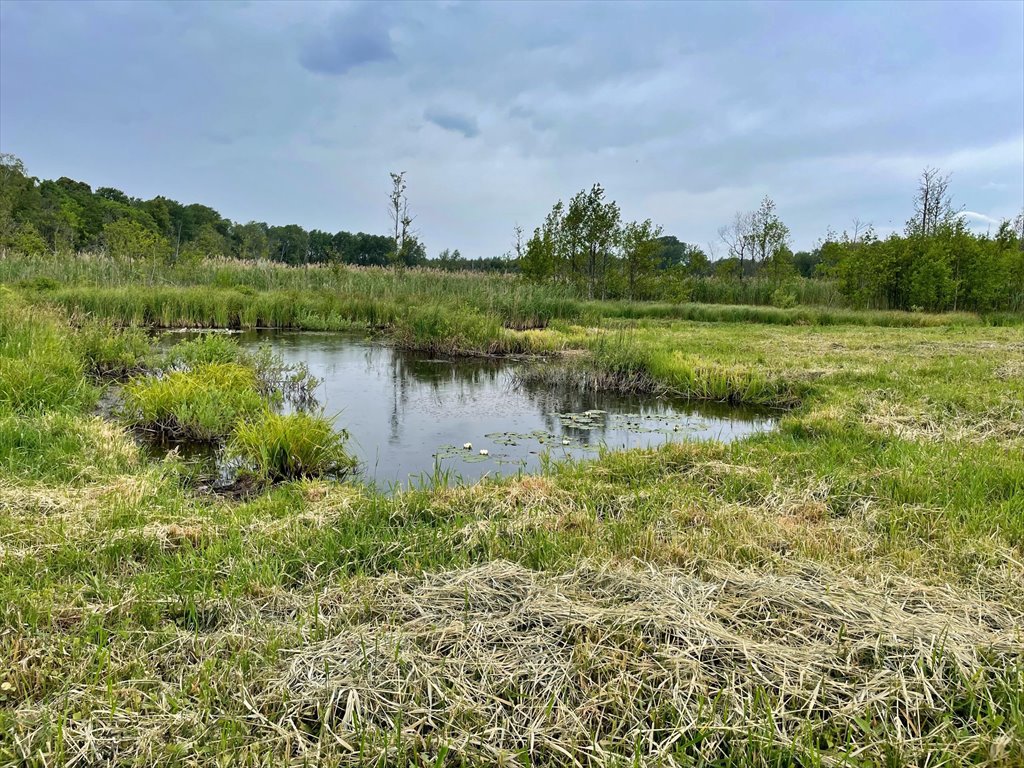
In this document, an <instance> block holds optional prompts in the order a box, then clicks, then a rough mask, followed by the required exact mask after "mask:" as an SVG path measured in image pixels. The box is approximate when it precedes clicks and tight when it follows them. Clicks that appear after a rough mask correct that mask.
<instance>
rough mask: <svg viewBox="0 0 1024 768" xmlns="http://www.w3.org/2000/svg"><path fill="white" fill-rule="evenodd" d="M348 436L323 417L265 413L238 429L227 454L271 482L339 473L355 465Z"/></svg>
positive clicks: (344, 472)
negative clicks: (347, 446) (348, 448)
mask: <svg viewBox="0 0 1024 768" xmlns="http://www.w3.org/2000/svg"><path fill="white" fill-rule="evenodd" d="M347 439H348V433H346V432H344V431H343V430H342V431H336V430H335V429H334V425H333V424H332V423H331V421H330V420H329V419H326V418H324V417H323V416H315V415H311V414H308V413H291V414H278V413H270V412H263V413H261V414H259V415H257V416H256V417H254V418H250V419H247V420H245V421H243V422H242V423H240V424H239V425H238V426H237V427H236V428H235V430H234V432H233V433H232V435H231V439H230V441H229V442H228V446H227V455H228V457H229V458H230V459H231V460H233V461H235V462H238V463H239V464H240V465H241V466H242V467H244V468H245V469H246V470H248V471H249V472H251V473H253V474H254V475H255V476H257V477H259V478H262V479H265V480H269V481H271V482H279V481H282V480H296V479H300V478H314V477H323V476H328V475H330V476H339V475H344V474H347V473H349V472H351V471H352V470H353V469H355V465H356V462H355V460H354V459H353V458H352V457H351V456H349V455H348V453H347V452H346V451H345V441H346V440H347Z"/></svg>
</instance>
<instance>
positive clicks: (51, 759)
mask: <svg viewBox="0 0 1024 768" xmlns="http://www.w3.org/2000/svg"><path fill="white" fill-rule="evenodd" d="M289 279H291V278H289ZM296 279H297V278H296ZM360 279H362V278H360ZM374 279H377V278H376V277H374ZM381 279H383V278H381ZM388 279H391V278H388ZM394 279H395V280H396V281H397V280H410V281H414V280H418V279H419V277H418V276H415V275H414V276H410V275H408V274H407V275H405V276H404V277H402V278H394ZM453 279H456V278H453ZM458 279H461V278H458ZM251 280H252V281H254V282H255V281H256V280H257V276H256V275H253V276H251ZM0 290H2V289H0ZM288 290H289V289H282V288H280V287H278V288H273V289H268V290H264V289H262V288H256V287H253V289H252V291H251V292H248V291H242V290H236V289H234V288H229V287H224V288H221V289H216V290H214V289H211V288H199V287H196V286H185V285H174V286H166V287H164V288H160V289H159V290H157V289H156V288H155V287H154V286H150V287H147V288H145V289H143V288H141V287H131V286H122V287H116V286H115V287H103V286H86V285H79V286H77V287H76V286H71V287H69V286H67V285H65V286H63V287H60V286H58V287H54V286H47V285H38V286H34V287H33V286H22V287H20V288H18V289H17V290H16V291H11V290H8V291H6V292H3V293H0V617H2V618H0V620H2V629H0V658H3V659H4V660H5V661H4V666H3V667H2V668H0V764H12V765H14V764H18V765H37V766H43V765H73V766H93V765H143V764H145V765H150V766H177V765H199V766H207V765H209V766H214V765H223V764H232V765H234V764H240V765H257V766H271V765H273V766H278V765H294V766H301V765H317V764H332V765H333V764H338V765H366V764H371V765H399V766H403V765H408V766H462V765H470V766H491V765H502V764H503V765H510V766H528V765H532V766H565V765H582V766H633V765H645V766H646V765H663V766H687V765H714V766H782V765H787V766H788V765H799V766H825V765H850V766H868V765H871V766H874V765H891V766H903V765H922V766H923V765H929V766H931V765H936V766H937V765H944V766H967V765H989V766H1005V767H1006V768H1009V767H1010V766H1016V765H1020V764H1021V762H1022V761H1024V609H1022V606H1024V586H1022V585H1024V426H1022V424H1024V336H1022V333H1021V329H1020V327H1019V326H1012V325H1011V326H1007V327H991V326H986V325H984V324H983V323H982V321H981V320H980V319H978V318H975V317H973V316H965V317H961V318H955V319H953V320H951V319H950V318H945V317H943V318H938V319H935V321H934V322H935V324H934V325H931V326H930V327H901V328H894V327H890V325H889V324H882V323H878V322H871V321H869V320H868V319H867V318H876V319H877V316H875V315H865V316H864V318H866V319H864V321H863V322H854V321H850V322H843V323H838V324H826V323H808V324H795V323H772V322H754V321H751V320H750V319H749V318H747V319H746V321H744V319H743V318H742V317H732V319H728V320H727V319H725V318H726V317H727V316H726V315H723V317H721V318H719V319H718V320H709V319H708V318H706V317H705V318H692V319H688V320H684V319H678V318H675V317H672V316H663V315H659V314H658V313H659V312H660V311H661V310H660V309H659V308H658V307H653V306H652V307H646V308H639V309H638V308H635V307H630V306H629V305H623V306H622V307H618V306H617V305H588V307H587V308H586V312H591V313H593V316H592V317H589V318H588V316H586V315H585V314H583V315H580V316H572V317H571V316H569V315H565V316H564V317H557V318H555V319H554V320H553V321H552V322H551V323H549V326H548V327H547V328H544V329H535V330H531V331H515V330H511V329H509V328H506V327H505V322H503V318H504V319H507V318H505V316H503V315H501V314H500V312H501V310H499V309H497V308H495V307H490V308H489V307H487V306H484V305H482V304H480V305H478V304H475V303H474V301H475V300H470V298H467V299H466V301H465V302H464V304H462V305H459V304H457V303H456V302H455V300H454V298H453V297H449V296H447V295H439V297H438V300H437V301H436V302H435V304H436V305H440V306H443V307H450V306H461V307H463V308H465V307H471V308H472V310H473V311H472V312H466V316H468V317H469V318H471V319H470V320H464V319H463V315H459V316H458V318H459V319H456V320H452V319H451V317H449V315H447V314H446V313H444V312H440V311H439V310H437V308H436V307H434V311H433V312H431V309H430V305H429V304H427V305H423V306H426V307H427V309H419V310H418V311H419V312H420V313H421V314H416V313H415V312H413V311H411V310H408V309H407V308H406V307H405V306H404V305H403V302H404V301H405V300H404V299H402V300H399V299H396V300H395V303H394V305H393V306H392V309H393V310H394V312H395V314H394V315H393V316H392V317H391V319H390V320H389V321H388V323H389V325H388V329H387V332H388V333H391V334H399V333H401V332H402V330H401V329H402V328H403V326H402V322H406V323H408V324H409V325H408V326H407V327H408V328H410V329H412V330H410V331H407V332H408V333H410V334H411V335H412V342H415V341H416V340H417V339H418V340H422V339H430V338H433V339H437V340H439V342H440V340H444V339H449V338H451V337H452V336H453V335H458V334H464V339H465V341H464V342H460V344H462V345H463V346H466V347H473V348H477V349H483V348H485V347H488V345H492V344H494V343H495V342H497V341H501V340H502V339H525V340H527V341H525V342H523V344H522V346H521V347H520V348H522V349H527V348H529V349H550V350H555V349H566V350H579V351H581V352H582V354H581V353H580V352H577V353H575V354H573V355H570V358H571V359H579V360H581V361H583V360H585V361H586V364H587V365H588V366H590V368H589V370H591V371H599V372H602V373H603V374H604V375H606V376H609V377H612V378H614V379H616V380H620V381H624V380H630V379H631V378H632V380H635V381H637V382H639V383H640V384H642V385H643V386H658V387H664V388H669V389H672V390H674V391H679V392H682V393H685V394H690V395H691V396H695V397H711V398H714V399H726V400H729V399H739V400H742V401H752V402H762V403H766V404H771V405H787V406H790V407H791V410H789V411H787V412H786V413H785V414H784V415H783V416H782V417H781V419H780V427H779V429H778V430H777V431H775V432H773V433H769V434H763V435H759V436H756V437H753V438H750V439H747V440H744V441H742V442H738V443H733V444H729V445H722V444H717V443H704V444H680V445H673V446H669V447H666V448H664V449H661V450H642V451H630V452H624V453H615V454H608V455H605V456H603V457H602V458H600V459H599V460H597V461H595V462H592V463H583V464H578V465H571V466H570V465H567V466H556V467H554V468H552V469H551V471H550V472H548V473H546V474H544V475H541V476H536V477H524V478H519V479H509V480H505V481H501V482H489V483H484V484H480V485H475V486H472V487H458V488H436V489H427V490H419V491H410V492H405V493H401V494H397V495H395V496H390V497H388V496H382V495H377V494H375V493H373V492H371V491H369V490H367V489H366V488H363V487H361V486H359V485H358V484H354V483H351V482H348V483H344V482H338V481H325V480H308V479H306V480H299V481H294V482H286V483H281V484H278V485H275V486H268V488H267V490H266V491H265V492H263V493H261V494H259V495H256V496H254V497H252V498H248V499H246V500H244V501H239V500H232V499H228V498H217V497H212V496H210V495H204V494H199V493H195V492H193V491H192V490H190V489H189V487H188V485H187V484H186V483H183V482H182V473H181V469H180V467H179V466H178V464H177V463H176V462H175V460H174V459H171V460H165V461H156V460H153V459H151V458H148V457H147V456H146V455H145V454H144V453H143V452H142V451H140V449H139V448H138V446H137V445H136V444H135V442H134V441H133V440H132V439H131V437H130V435H129V434H128V433H127V432H126V431H125V430H124V429H123V428H121V427H119V426H117V425H115V424H112V423H111V422H108V421H105V420H103V419H100V418H98V417H97V416H95V415H94V406H95V403H96V402H97V401H98V399H99V398H100V395H101V394H102V390H103V389H104V387H105V386H107V385H106V384H105V381H106V379H104V378H102V373H103V371H104V366H105V365H107V361H108V358H109V359H111V360H119V361H121V363H120V364H121V365H122V367H124V368H126V369H131V368H132V367H133V366H134V365H136V364H138V363H137V360H140V359H144V358H145V355H146V352H145V351H144V350H140V349H138V348H137V345H138V344H139V337H138V335H137V334H136V333H134V332H133V331H131V330H130V329H129V330H127V331H125V332H123V333H122V332H118V331H116V330H114V329H112V328H111V329H108V331H107V332H106V334H105V335H104V338H105V342H104V344H102V345H101V344H99V343H98V342H97V340H96V331H95V328H96V327H97V326H95V325H91V324H93V323H97V322H99V321H98V320H97V319H96V316H100V317H102V318H106V319H108V320H110V321H111V322H114V323H115V324H117V325H120V324H122V323H140V324H146V325H151V324H164V323H163V318H166V319H167V322H166V324H167V325H179V324H185V325H189V324H192V325H204V324H216V325H230V324H231V323H230V322H224V323H221V322H218V321H219V320H221V319H224V318H225V317H227V318H228V319H230V317H231V315H230V312H233V311H237V312H244V311H246V308H247V307H256V306H260V307H264V308H265V310H260V311H267V312H270V311H271V309H273V311H275V312H281V313H286V312H294V313H296V314H293V315H287V317H291V318H299V320H298V321H297V322H296V324H297V325H298V327H317V326H315V325H314V324H312V321H309V319H308V318H309V317H312V316H313V315H312V314H310V313H308V312H307V313H306V314H302V313H300V312H299V309H301V308H303V307H305V308H306V309H309V308H317V307H319V309H317V312H320V313H322V314H317V315H316V317H320V318H321V319H323V318H332V317H333V318H336V320H331V322H330V323H324V324H323V325H322V326H320V327H349V326H347V324H350V323H356V324H357V325H359V326H361V327H366V326H367V325H369V324H371V323H370V321H369V320H368V319H367V317H366V316H358V315H357V314H356V312H355V310H348V309H346V310H342V309H338V307H342V306H347V305H343V304H342V303H341V302H345V301H350V299H348V298H345V297H343V296H341V295H340V294H339V295H333V294H332V293H331V292H329V291H323V292H322V293H316V292H315V290H313V289H311V291H310V292H309V295H305V294H301V293H300V294H295V302H294V303H289V301H288V300H287V299H286V297H288V296H291V295H292V294H290V293H289V292H288ZM422 290H423V291H428V290H429V287H428V286H423V287H422ZM439 290H440V289H439ZM453 290H454V289H453ZM481 290H483V289H481ZM186 295H187V296H189V297H190V298H189V301H188V302H184V301H183V300H182V301H181V303H174V302H176V301H178V299H175V298H173V297H182V296H186ZM354 295H355V293H354V292H353V298H351V301H352V302H354V301H355V298H354ZM149 296H158V297H160V298H158V299H153V298H149ZM232 296H237V297H239V298H238V299H237V302H238V303H237V306H236V307H235V309H231V307H233V306H235V305H232V304H230V302H228V299H229V298H230V297H232ZM467 296H469V294H467ZM566 301H568V299H566ZM302 302H308V303H306V304H304V303H302ZM317 302H325V303H324V304H317ZM326 302H339V303H338V304H328V303H326ZM376 303H377V304H378V305H379V307H385V308H386V307H387V306H388V305H387V302H386V301H383V300H381V301H380V302H376ZM370 304H374V302H372V301H371V302H369V304H367V306H369V305H370ZM225 306H227V307H228V308H229V309H228V310H227V311H228V313H229V314H227V315H225V314H224V312H225V311H226V310H225V309H224V307H225ZM351 306H355V304H352V305H351ZM418 306H420V305H418ZM297 308H298V309H297ZM332 308H333V309H332ZM150 311H152V312H154V313H156V314H152V315H150V314H147V313H149V312H150ZM304 311H305V310H304ZM311 311H312V310H310V312H311ZM360 311H365V312H370V311H371V310H369V309H366V310H360ZM373 311H375V312H376V311H380V312H381V313H385V312H387V311H391V310H386V309H375V310H373ZM560 311H561V310H560ZM678 311H681V310H678ZM722 311H723V312H725V311H726V310H725V309H723V310H722ZM728 311H729V312H732V311H741V312H750V313H755V314H756V313H757V312H758V311H759V310H756V309H750V310H747V309H744V308H742V307H739V308H728ZM772 311H773V312H774V311H775V310H772ZM780 311H781V310H780ZM797 311H803V310H797ZM83 312H87V313H88V315H86V314H83ZM193 312H194V313H195V314H191V313H193ZM332 312H333V313H334V314H332ZM346 312H350V313H351V314H348V315H346V314H345V313H346ZM406 312H408V314H405V313H406ZM160 313H166V314H160ZM204 313H208V314H204ZM218 313H220V314H218ZM186 315H187V317H189V318H192V319H193V320H194V322H184V323H183V322H182V320H183V319H185V316H186ZM281 316H285V315H281ZM382 316H384V315H383V314H382ZM254 317H256V318H260V317H262V316H260V315H254ZM730 317H731V316H730ZM858 317H860V316H858ZM901 317H903V316H901ZM906 317H907V318H910V319H913V320H914V321H915V322H920V321H922V320H925V319H927V320H928V321H929V322H931V320H932V318H931V317H930V316H926V315H906ZM155 318H160V319H155ZM307 322H309V323H310V324H309V325H307V324H305V323H307ZM335 322H337V326H335V325H333V323H335ZM908 322H910V321H909V320H908ZM446 323H449V325H446ZM452 323H454V324H452ZM254 324H262V323H254ZM922 324H923V325H924V323H922ZM283 325H288V324H287V323H285V324H283ZM506 334H507V335H506ZM412 342H410V343H412ZM439 347H440V343H439ZM189 360H192V362H197V361H196V360H195V359H193V358H189ZM201 362H204V363H206V364H211V363H212V364H227V363H226V362H225V361H224V360H206V359H205V358H204V359H203V361H201ZM111 367H113V366H111ZM737 393H740V394H739V395H738V394H737ZM341 426H344V425H343V424H342V425H341ZM300 427H301V425H300ZM298 432H299V433H300V436H306V435H311V434H312V432H311V430H309V429H306V428H300V429H298ZM271 433H273V434H271ZM293 439H295V438H294V436H292V437H289V431H288V430H287V429H285V428H284V425H276V424H269V423H268V424H267V425H264V427H263V433H262V436H260V435H257V434H256V433H255V431H253V432H252V434H250V433H248V432H247V433H244V434H240V437H239V439H238V440H237V441H236V450H238V451H240V452H243V453H245V456H246V457H247V459H248V460H250V461H251V462H252V464H253V466H254V468H255V469H257V470H260V468H261V467H262V468H263V471H266V472H267V473H269V474H273V473H274V472H276V471H277V468H280V467H287V466H288V457H287V456H285V453H289V452H287V451H282V450H279V448H280V446H279V445H278V443H280V442H282V441H291V440H293ZM314 442H316V445H314V446H313V448H314V449H319V446H320V445H321V443H319V442H317V441H314ZM300 474H301V473H300Z"/></svg>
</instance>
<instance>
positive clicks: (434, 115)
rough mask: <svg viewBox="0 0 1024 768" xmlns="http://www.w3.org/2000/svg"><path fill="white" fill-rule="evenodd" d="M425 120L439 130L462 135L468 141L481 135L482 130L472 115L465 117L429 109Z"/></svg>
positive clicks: (443, 110)
mask: <svg viewBox="0 0 1024 768" xmlns="http://www.w3.org/2000/svg"><path fill="white" fill-rule="evenodd" d="M423 118H424V119H425V120H426V121H427V122H428V123H433V124H434V125H436V126H437V127H438V128H443V129H444V130H446V131H452V132H453V133H461V134H462V135H463V136H465V137H466V138H467V139H472V138H473V137H474V136H479V135H480V128H479V126H478V125H477V122H476V118H475V117H473V116H472V115H463V114H460V113H459V112H453V111H451V110H447V109H443V108H441V107H428V108H427V110H426V111H425V112H424V113H423Z"/></svg>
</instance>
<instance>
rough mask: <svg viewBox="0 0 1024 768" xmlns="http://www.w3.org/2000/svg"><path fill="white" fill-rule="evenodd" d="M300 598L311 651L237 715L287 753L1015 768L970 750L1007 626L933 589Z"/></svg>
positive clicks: (1022, 654)
mask: <svg viewBox="0 0 1024 768" xmlns="http://www.w3.org/2000/svg"><path fill="white" fill-rule="evenodd" d="M321 601H322V602H321V608H322V610H323V611H324V616H325V621H326V622H327V625H328V626H329V627H330V628H331V632H330V633H329V634H328V636H327V637H326V639H323V638H319V639H315V640H313V639H311V640H310V641H309V642H307V643H306V644H304V645H303V646H302V647H298V648H295V649H293V650H292V651H290V652H289V653H288V654H287V663H286V665H285V667H284V668H283V669H282V670H281V674H280V675H279V676H278V677H277V678H276V679H273V680H271V681H270V682H269V687H268V688H267V689H266V690H265V691H264V692H263V693H262V695H261V697H260V699H261V700H260V702H259V706H258V710H259V711H260V712H262V713H274V715H273V717H272V718H270V717H267V715H265V714H262V715H257V719H261V720H263V725H264V726H266V727H267V728H270V729H272V731H273V732H274V733H276V734H277V735H278V737H279V738H286V739H287V741H288V742H289V751H291V752H292V754H293V755H297V756H298V755H306V756H311V755H323V754H324V753H325V751H326V752H328V753H331V754H336V755H337V757H338V759H341V760H342V761H344V760H345V755H348V756H349V758H350V762H352V763H358V762H359V761H361V760H363V759H364V758H366V756H367V754H376V755H378V756H381V755H390V757H391V759H395V758H396V754H395V749H397V745H402V747H401V748H402V749H403V750H409V749H412V750H413V752H415V753H417V754H420V755H421V756H424V757H423V762H424V763H425V764H432V763H430V759H428V758H429V756H430V755H434V756H444V755H448V756H449V758H451V757H454V756H459V757H461V758H468V759H469V760H471V761H472V762H474V763H479V764H498V763H501V764H506V765H527V764H533V765H587V766H591V765H611V764H618V763H617V761H618V760H621V759H622V758H623V757H629V758H634V757H635V758H638V759H640V760H641V761H642V764H648V763H650V762H651V761H652V760H653V761H657V760H661V761H662V762H661V763H660V764H664V765H675V764H683V762H685V760H686V759H689V758H694V757H702V758H705V759H721V758H723V757H724V758H729V757H733V758H735V757H736V756H737V754H741V753H742V750H746V752H745V753H742V754H748V755H751V756H752V755H753V754H754V753H757V754H761V755H762V756H763V755H765V754H770V753H771V751H772V750H777V751H779V752H778V753H780V754H781V753H785V751H786V750H792V752H791V754H797V755H799V754H806V753H807V752H808V751H811V752H820V755H819V756H820V757H821V759H822V761H823V762H824V763H826V764H827V763H829V762H831V761H832V759H833V758H836V757H838V756H840V755H841V754H842V753H843V752H844V751H845V750H846V749H847V745H848V744H856V745H857V752H858V756H859V757H860V759H862V760H863V759H866V760H868V761H869V762H870V761H871V760H873V759H882V758H883V756H885V755H889V756H890V757H891V756H892V755H894V754H895V755H898V756H899V759H900V760H906V761H908V762H909V761H911V760H914V759H918V758H921V757H922V756H924V755H926V754H928V753H929V752H930V751H932V750H935V749H948V750H951V751H955V752H956V753H957V754H959V755H961V756H964V757H966V756H971V757H970V759H972V760H989V759H991V760H1002V759H1010V760H1013V759H1017V758H1018V757H1024V752H1021V747H1020V745H1019V744H1017V743H1014V742H1013V741H1012V740H1011V735H1010V734H1007V736H1006V738H1005V739H1002V740H999V739H997V740H996V741H995V742H993V741H992V739H991V733H992V732H991V730H989V731H988V733H987V735H986V736H984V737H982V736H976V735H975V732H974V730H973V728H972V719H971V718H972V715H971V714H969V713H970V712H988V713H998V712H999V711H1000V709H1001V708H1002V707H1004V706H1006V697H1007V696H1010V697H1012V696H1014V695H1017V694H1013V693H1009V694H1007V693H1006V691H1007V690H1009V691H1013V690H1014V687H1013V686H1015V685H1016V686H1019V685H1020V683H1021V681H1022V677H1021V669H1022V666H1024V635H1022V628H1024V616H1022V613H1021V612H1020V611H1013V610H1010V609H1008V608H1007V607H1006V606H1004V605H1002V604H1000V603H985V602H979V601H976V600H971V599H968V598H966V597H963V596H960V595H958V594H956V593H955V592H954V591H953V590H951V589H946V588H943V589H933V588H924V587H921V586H920V585H917V584H914V583H912V582H909V581H891V580H890V581H888V582H879V583H878V584H876V585H872V586H865V585H864V584H862V583H859V582H855V581H852V580H846V579H843V578H842V577H839V576H835V575H826V574H820V573H818V574H808V575H807V576H804V577H799V578H796V577H780V576H773V575H768V574H756V573H749V572H748V573H744V572H739V571H732V570H730V571H722V572H719V573H713V574H706V575H705V576H704V577H702V578H697V577H694V576H693V575H688V574H686V573H684V572H681V571H678V572H674V571H665V570H656V569H653V568H650V569H646V570H642V571H635V570H627V569H618V570H607V569H603V570H602V569H582V570H578V571H576V572H572V573H568V574H561V575H548V574H543V573H537V572H534V571H530V570H527V569H525V568H522V567H520V566H517V565H513V564H509V563H506V562H493V563H489V564H486V565H482V566H479V567H475V568H472V569H470V570H465V571H454V572H446V573H440V574H436V575H431V576H425V577H418V578H404V579H401V578H382V579H377V580H370V581H367V582H365V583H364V584H363V585H362V587H361V588H359V589H356V590H354V591H351V592H348V593H345V594H344V595H342V594H340V593H339V594H335V595H333V596H332V595H330V594H328V595H325V596H323V597H322V598H321ZM1006 686H1009V688H1007V687H1006ZM972 707H973V709H972ZM738 750H739V751H740V752H738ZM758 750H761V752H758ZM1014 750H1016V751H1014ZM402 754H403V756H404V757H405V758H407V757H408V752H407V751H404V752H403V753H402Z"/></svg>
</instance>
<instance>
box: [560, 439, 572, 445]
mask: <svg viewBox="0 0 1024 768" xmlns="http://www.w3.org/2000/svg"><path fill="white" fill-rule="evenodd" d="M571 442H572V440H570V439H568V438H563V440H562V445H568V444H569V443H571Z"/></svg>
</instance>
